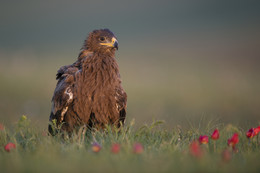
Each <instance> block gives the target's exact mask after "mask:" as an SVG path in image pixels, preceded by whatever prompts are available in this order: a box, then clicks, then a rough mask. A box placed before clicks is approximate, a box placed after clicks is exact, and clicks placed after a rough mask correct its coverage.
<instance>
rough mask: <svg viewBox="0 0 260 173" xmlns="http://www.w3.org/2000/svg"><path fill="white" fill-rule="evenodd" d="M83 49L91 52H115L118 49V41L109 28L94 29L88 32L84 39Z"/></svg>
mask: <svg viewBox="0 0 260 173" xmlns="http://www.w3.org/2000/svg"><path fill="white" fill-rule="evenodd" d="M83 49H87V50H89V51H93V52H113V53H114V52H115V50H117V49H118V42H117V39H116V37H115V35H114V34H113V32H111V31H110V30H109V29H100V30H94V31H92V32H91V33H89V35H88V38H87V39H86V40H85V43H84V46H83Z"/></svg>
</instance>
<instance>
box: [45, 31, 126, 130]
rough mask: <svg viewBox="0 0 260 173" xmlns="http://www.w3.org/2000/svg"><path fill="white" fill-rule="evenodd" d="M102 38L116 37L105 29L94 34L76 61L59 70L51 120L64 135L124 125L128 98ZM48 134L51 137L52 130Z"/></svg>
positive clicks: (113, 60)
mask: <svg viewBox="0 0 260 173" xmlns="http://www.w3.org/2000/svg"><path fill="white" fill-rule="evenodd" d="M101 36H102V37H106V38H107V39H108V40H109V39H110V40H111V39H112V37H115V36H114V34H113V33H112V32H111V31H109V30H108V29H104V30H95V31H93V32H92V33H90V34H89V36H88V39H86V40H85V43H84V45H83V48H82V51H81V52H80V54H79V57H78V60H77V61H76V62H75V63H73V64H72V65H67V66H63V67H61V68H60V69H59V70H58V73H57V79H58V83H57V86H56V89H55V91H54V95H53V99H52V103H53V108H52V112H51V116H50V121H52V120H53V119H56V120H57V125H60V124H62V130H65V131H67V132H72V131H73V130H74V129H75V128H76V127H78V126H81V125H87V126H89V127H91V128H93V127H95V128H103V127H104V126H105V125H107V124H111V125H117V126H118V127H119V126H120V122H121V123H124V120H125V115H126V101H127V95H126V93H125V91H124V90H123V88H122V86H121V79H120V74H119V68H118V64H117V62H116V59H115V49H114V48H111V47H105V46H101V45H100V44H99V39H98V38H100V37H101ZM71 96H72V97H73V98H72V99H71ZM49 131H50V133H51V134H54V131H53V129H52V128H51V127H49Z"/></svg>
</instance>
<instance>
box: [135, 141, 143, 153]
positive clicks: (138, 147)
mask: <svg viewBox="0 0 260 173" xmlns="http://www.w3.org/2000/svg"><path fill="white" fill-rule="evenodd" d="M143 151H144V147H143V145H142V144H140V143H135V144H134V147H133V152H134V153H135V154H141V153H142V152H143Z"/></svg>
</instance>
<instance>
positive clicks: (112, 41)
mask: <svg viewBox="0 0 260 173" xmlns="http://www.w3.org/2000/svg"><path fill="white" fill-rule="evenodd" d="M100 44H101V45H104V46H107V47H114V48H116V50H118V41H117V39H116V38H115V37H113V38H112V40H111V42H108V43H100Z"/></svg>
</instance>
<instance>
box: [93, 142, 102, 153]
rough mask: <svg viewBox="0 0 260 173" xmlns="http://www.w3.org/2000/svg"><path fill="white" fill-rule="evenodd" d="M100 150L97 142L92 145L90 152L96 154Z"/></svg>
mask: <svg viewBox="0 0 260 173" xmlns="http://www.w3.org/2000/svg"><path fill="white" fill-rule="evenodd" d="M100 150H101V146H100V145H99V144H98V143H97V142H95V143H93V144H92V151H93V152H95V153H98V152H99V151H100Z"/></svg>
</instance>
